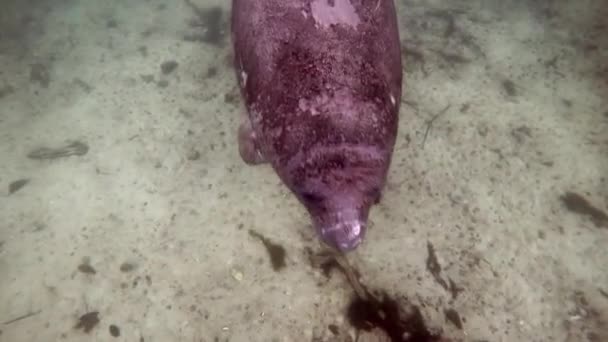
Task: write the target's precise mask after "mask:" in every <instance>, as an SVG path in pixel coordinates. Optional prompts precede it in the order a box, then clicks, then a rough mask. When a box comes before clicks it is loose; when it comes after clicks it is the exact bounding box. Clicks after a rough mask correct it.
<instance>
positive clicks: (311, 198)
mask: <svg viewBox="0 0 608 342" xmlns="http://www.w3.org/2000/svg"><path fill="white" fill-rule="evenodd" d="M301 195H302V198H303V199H304V201H306V202H308V203H311V204H314V203H319V202H321V201H323V199H324V197H323V196H322V195H319V194H316V193H313V192H303V193H302V194H301Z"/></svg>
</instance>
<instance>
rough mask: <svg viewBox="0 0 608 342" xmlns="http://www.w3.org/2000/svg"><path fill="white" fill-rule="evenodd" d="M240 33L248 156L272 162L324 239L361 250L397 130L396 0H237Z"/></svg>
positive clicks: (235, 20) (243, 139)
mask: <svg viewBox="0 0 608 342" xmlns="http://www.w3.org/2000/svg"><path fill="white" fill-rule="evenodd" d="M232 40H233V44H234V53H235V68H236V76H237V79H238V83H239V85H240V89H241V94H242V96H243V99H244V102H245V107H246V109H247V110H246V112H247V115H244V116H243V122H242V124H241V126H240V128H239V151H240V154H241V157H242V158H243V160H244V161H245V162H246V163H248V164H260V163H270V164H271V165H272V167H273V169H274V170H275V172H276V173H277V174H278V176H279V177H280V178H281V180H282V181H283V183H284V184H285V185H286V186H287V187H289V189H290V190H291V191H292V192H293V193H294V194H295V195H296V196H297V198H298V199H299V200H300V202H301V203H302V204H303V205H304V206H305V207H306V209H307V210H308V212H309V213H310V215H311V217H312V220H313V223H314V226H315V228H316V230H317V232H318V234H319V236H320V237H321V239H322V240H323V241H324V242H326V243H327V244H329V245H330V246H332V247H334V248H337V249H339V250H341V251H343V252H346V251H351V250H353V249H355V248H356V247H357V246H358V245H359V244H360V243H361V241H362V240H363V237H364V235H365V232H366V225H367V222H368V214H369V210H370V207H371V206H372V205H373V204H376V203H378V201H379V200H380V194H381V191H382V189H383V187H384V184H385V180H386V176H387V172H388V168H389V164H390V163H391V156H392V151H393V147H394V145H395V138H396V134H397V123H398V112H399V104H400V99H401V83H402V71H401V54H400V50H401V49H400V42H399V33H398V29H397V18H396V14H395V7H394V3H393V0H233V2H232Z"/></svg>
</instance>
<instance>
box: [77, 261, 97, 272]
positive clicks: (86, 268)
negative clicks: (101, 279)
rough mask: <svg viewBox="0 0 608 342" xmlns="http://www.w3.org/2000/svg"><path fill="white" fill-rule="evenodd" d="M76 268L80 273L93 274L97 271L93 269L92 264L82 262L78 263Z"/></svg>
mask: <svg viewBox="0 0 608 342" xmlns="http://www.w3.org/2000/svg"><path fill="white" fill-rule="evenodd" d="M78 270H79V271H80V272H82V273H86V274H95V273H97V271H95V269H94V268H93V266H91V265H89V264H86V263H83V264H80V265H78Z"/></svg>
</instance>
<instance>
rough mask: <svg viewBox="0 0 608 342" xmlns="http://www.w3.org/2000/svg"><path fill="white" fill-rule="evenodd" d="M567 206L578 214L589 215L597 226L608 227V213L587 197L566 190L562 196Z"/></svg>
mask: <svg viewBox="0 0 608 342" xmlns="http://www.w3.org/2000/svg"><path fill="white" fill-rule="evenodd" d="M560 199H561V201H562V203H564V205H565V206H566V208H567V209H568V210H569V211H571V212H573V213H576V214H579V215H584V216H589V218H591V221H593V223H594V224H595V226H596V227H598V228H599V227H604V228H608V214H606V213H605V212H604V211H602V210H600V209H599V208H597V207H595V206H594V205H592V204H591V203H590V202H589V201H588V200H587V199H586V198H584V197H583V196H581V195H579V194H577V193H575V192H566V193H565V194H564V195H562V196H561V197H560Z"/></svg>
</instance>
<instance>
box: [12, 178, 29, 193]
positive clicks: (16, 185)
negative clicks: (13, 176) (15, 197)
mask: <svg viewBox="0 0 608 342" xmlns="http://www.w3.org/2000/svg"><path fill="white" fill-rule="evenodd" d="M29 182H30V180H29V179H19V180H16V181H14V182H11V184H9V185H8V194H9V195H12V194H14V193H15V192H17V191H19V190H21V188H23V187H24V186H25V185H26V184H27V183H29Z"/></svg>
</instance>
